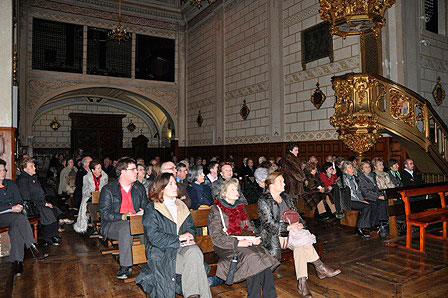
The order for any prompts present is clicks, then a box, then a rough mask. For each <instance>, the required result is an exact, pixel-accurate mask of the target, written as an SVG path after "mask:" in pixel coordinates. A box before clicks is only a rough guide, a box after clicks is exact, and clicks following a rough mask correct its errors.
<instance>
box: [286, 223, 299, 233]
mask: <svg viewBox="0 0 448 298" xmlns="http://www.w3.org/2000/svg"><path fill="white" fill-rule="evenodd" d="M293 229H299V230H302V229H303V225H302V224H301V223H299V222H296V223H293V224H292V225H289V226H288V228H287V230H288V231H291V230H293Z"/></svg>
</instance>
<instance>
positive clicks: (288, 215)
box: [281, 210, 300, 225]
mask: <svg viewBox="0 0 448 298" xmlns="http://www.w3.org/2000/svg"><path fill="white" fill-rule="evenodd" d="M299 218H300V216H299V213H298V212H297V211H295V210H286V211H285V212H283V214H282V217H281V221H283V222H287V223H288V224H290V225H292V224H295V223H296V222H299Z"/></svg>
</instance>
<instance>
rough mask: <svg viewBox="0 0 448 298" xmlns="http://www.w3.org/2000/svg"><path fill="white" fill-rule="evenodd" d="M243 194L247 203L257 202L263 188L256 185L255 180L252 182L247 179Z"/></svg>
mask: <svg viewBox="0 0 448 298" xmlns="http://www.w3.org/2000/svg"><path fill="white" fill-rule="evenodd" d="M243 194H244V196H245V197H246V200H247V204H257V202H258V200H259V199H260V197H261V196H262V195H263V188H261V187H260V185H258V183H257V181H255V182H252V181H250V180H248V183H247V184H246V185H245V186H244V191H243Z"/></svg>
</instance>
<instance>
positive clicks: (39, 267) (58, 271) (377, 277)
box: [0, 221, 448, 298]
mask: <svg viewBox="0 0 448 298" xmlns="http://www.w3.org/2000/svg"><path fill="white" fill-rule="evenodd" d="M309 226H310V230H311V231H312V232H313V233H315V234H316V235H317V238H318V241H319V242H324V243H325V244H324V258H323V260H324V261H325V262H326V263H328V264H330V265H332V266H334V267H337V268H340V269H341V270H342V274H340V275H339V276H337V277H334V278H331V279H324V280H319V279H318V278H317V277H316V273H315V270H314V267H313V266H312V265H309V267H308V268H309V284H310V287H311V290H312V292H313V296H314V297H448V243H446V242H445V243H443V242H441V241H434V240H429V241H428V243H427V252H428V256H420V255H417V254H415V253H410V252H405V251H402V250H398V249H395V248H389V247H386V246H385V245H384V243H383V241H382V240H380V239H378V238H373V239H370V240H365V239H361V238H359V237H357V236H355V235H354V233H353V232H352V231H351V230H349V229H346V228H343V227H341V226H339V225H338V224H320V223H314V222H312V221H309ZM415 241H416V242H417V240H415ZM103 248H104V247H103V246H102V244H101V243H100V242H99V240H92V239H90V238H88V237H87V236H81V235H78V234H76V233H74V232H73V231H71V228H67V231H66V232H64V233H63V244H62V245H61V246H59V247H51V248H49V249H48V252H49V254H50V257H49V258H47V259H45V260H43V261H40V262H37V261H34V260H33V259H31V258H30V256H28V255H27V258H26V260H25V262H24V269H25V272H24V274H23V275H22V276H21V277H18V278H17V277H16V278H14V277H13V274H12V266H11V265H10V264H9V263H8V262H7V260H6V259H5V258H2V259H0V296H1V297H27V298H31V297H42V298H48V297H145V294H144V293H143V291H142V290H141V289H140V288H139V287H137V286H136V285H135V284H133V283H131V284H125V283H123V282H122V281H119V280H117V279H115V273H116V271H117V270H118V264H117V263H116V261H115V260H114V258H113V257H112V256H111V255H101V254H100V249H103ZM274 277H275V279H276V280H275V283H276V286H277V293H278V296H279V297H298V295H297V292H296V280H295V274H294V267H293V263H292V262H286V263H282V265H281V266H280V267H279V269H277V271H276V272H275V273H274ZM212 293H213V295H214V297H244V296H246V290H245V283H240V284H236V285H233V286H232V287H228V286H217V287H213V288H212Z"/></svg>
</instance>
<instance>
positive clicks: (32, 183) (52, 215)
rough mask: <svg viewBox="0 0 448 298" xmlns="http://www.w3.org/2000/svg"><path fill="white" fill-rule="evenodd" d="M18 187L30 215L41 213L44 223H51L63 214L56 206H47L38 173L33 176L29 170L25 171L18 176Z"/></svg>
mask: <svg viewBox="0 0 448 298" xmlns="http://www.w3.org/2000/svg"><path fill="white" fill-rule="evenodd" d="M16 182H17V187H18V188H19V191H20V194H21V196H22V199H23V200H24V203H25V205H26V206H29V207H26V208H25V209H26V211H27V212H28V216H33V215H39V216H40V217H41V218H42V219H41V221H40V223H41V224H42V225H49V224H52V223H54V222H56V216H58V215H59V214H61V213H62V212H61V210H59V208H57V207H56V206H53V208H50V207H46V206H45V204H47V203H48V201H47V200H46V199H45V191H44V189H43V188H42V185H41V184H40V182H39V179H38V177H37V175H36V174H34V175H33V176H31V175H30V174H28V173H27V172H23V173H22V174H20V176H19V177H18V178H17V181H16Z"/></svg>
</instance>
